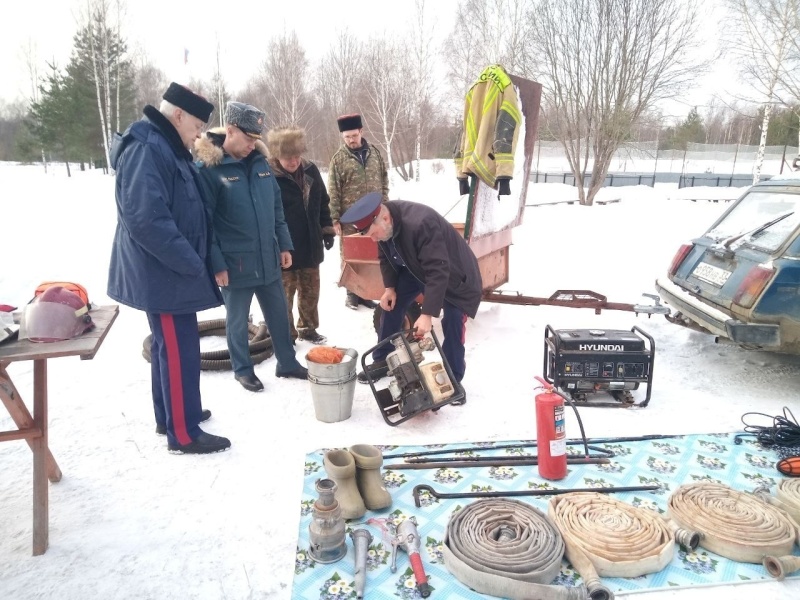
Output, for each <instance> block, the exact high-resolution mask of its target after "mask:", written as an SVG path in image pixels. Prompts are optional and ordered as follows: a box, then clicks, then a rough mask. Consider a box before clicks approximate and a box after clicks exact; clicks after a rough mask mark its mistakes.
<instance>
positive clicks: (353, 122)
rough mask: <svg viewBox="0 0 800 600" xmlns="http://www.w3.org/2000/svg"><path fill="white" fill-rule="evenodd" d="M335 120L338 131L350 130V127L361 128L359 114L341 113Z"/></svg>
mask: <svg viewBox="0 0 800 600" xmlns="http://www.w3.org/2000/svg"><path fill="white" fill-rule="evenodd" d="M336 122H337V123H338V124H339V131H350V130H351V129H361V128H363V127H364V125H362V124H361V115H356V114H353V115H342V116H341V117H339V118H338V119H336Z"/></svg>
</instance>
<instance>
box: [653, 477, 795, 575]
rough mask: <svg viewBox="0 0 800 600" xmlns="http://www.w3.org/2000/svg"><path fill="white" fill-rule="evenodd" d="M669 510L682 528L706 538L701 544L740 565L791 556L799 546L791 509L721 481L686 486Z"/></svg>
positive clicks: (673, 498) (671, 500) (672, 499)
mask: <svg viewBox="0 0 800 600" xmlns="http://www.w3.org/2000/svg"><path fill="white" fill-rule="evenodd" d="M667 506H668V512H669V515H670V517H671V518H672V519H673V520H674V521H676V522H677V523H678V524H679V525H680V526H682V527H684V528H687V529H694V530H696V531H699V532H701V533H702V534H703V538H702V540H701V542H700V545H701V546H703V547H704V548H706V549H708V550H711V551H712V552H716V553H717V554H719V555H720V556H724V557H725V558H729V559H731V560H735V561H738V562H747V563H756V564H759V563H761V562H762V560H763V558H764V556H785V555H789V554H791V553H792V548H793V547H794V544H795V542H797V543H800V526H798V524H797V523H795V521H794V519H792V518H791V517H790V516H789V514H788V513H787V512H786V511H784V510H782V509H781V508H778V507H777V506H773V505H772V504H771V503H768V502H765V501H764V500H762V499H760V498H759V497H758V496H756V495H754V494H746V493H743V492H739V491H736V490H733V489H731V488H729V487H727V486H724V485H720V484H718V483H705V482H704V483H691V484H686V485H682V486H680V487H679V488H677V489H676V490H675V491H674V492H673V493H672V495H671V496H670V497H669V500H668V502H667Z"/></svg>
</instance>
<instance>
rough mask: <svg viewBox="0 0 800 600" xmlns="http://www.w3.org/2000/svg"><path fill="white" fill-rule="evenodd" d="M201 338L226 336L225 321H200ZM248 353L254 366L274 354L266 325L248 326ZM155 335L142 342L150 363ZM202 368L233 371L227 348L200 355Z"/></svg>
mask: <svg viewBox="0 0 800 600" xmlns="http://www.w3.org/2000/svg"><path fill="white" fill-rule="evenodd" d="M197 330H198V331H199V332H200V337H203V336H210V335H222V336H224V335H225V319H212V320H210V321H200V322H199V323H198V324H197ZM247 337H248V339H249V340H250V341H249V343H248V346H247V348H248V351H249V352H250V359H251V360H252V361H253V364H254V365H257V364H258V363H260V362H263V361H265V360H267V359H268V358H269V357H270V356H272V354H273V350H272V338H271V337H270V335H269V330H268V329H267V325H266V323H259V324H258V326H256V325H253V324H252V323H248V324H247ZM152 342H153V335H152V334H150V335H148V336H147V337H146V338H144V341H143V342H142V356H143V357H144V359H145V360H146V361H147V362H150V347H151V346H152ZM200 368H201V369H202V370H204V371H225V370H228V369H231V368H232V366H231V355H230V352H229V351H228V349H227V348H225V349H222V350H210V351H207V352H201V353H200Z"/></svg>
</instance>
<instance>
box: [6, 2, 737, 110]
mask: <svg viewBox="0 0 800 600" xmlns="http://www.w3.org/2000/svg"><path fill="white" fill-rule="evenodd" d="M108 1H109V4H110V5H111V10H112V11H114V10H116V9H115V8H114V0H108ZM86 3H87V0H38V1H36V2H35V3H34V4H35V9H34V10H32V9H31V3H26V2H13V3H6V4H7V5H6V6H4V8H3V16H4V24H5V25H6V26H5V28H4V31H3V35H0V56H3V57H4V60H3V62H4V65H5V68H4V69H3V71H4V72H3V77H0V104H2V101H6V102H12V101H14V100H23V101H26V100H27V99H28V98H30V96H31V80H30V73H29V70H28V68H27V67H26V58H25V56H26V52H27V51H26V49H27V48H31V49H32V55H33V56H36V57H37V58H38V64H39V65H40V66H39V69H40V70H39V74H40V76H42V75H44V74H45V72H46V67H45V61H48V62H52V61H53V60H55V62H56V64H57V65H58V66H59V67H64V66H65V65H66V64H67V62H68V60H69V55H70V51H71V49H72V37H73V35H74V33H75V31H76V30H77V22H78V21H79V20H80V18H81V11H85V7H86ZM124 4H126V5H127V6H126V8H125V12H124V17H123V20H122V21H123V31H122V34H123V37H125V38H126V39H127V41H128V44H129V49H131V50H137V49H138V50H143V51H144V52H145V53H146V54H147V55H148V57H149V59H150V61H151V62H152V63H154V64H155V65H157V66H158V67H159V68H161V69H162V70H163V71H164V72H165V73H166V75H167V77H168V78H169V79H171V80H174V81H178V82H182V83H185V82H188V81H189V80H191V79H201V80H209V79H211V77H212V75H213V73H214V70H215V62H216V48H217V43H218V42H219V45H220V51H221V67H222V73H223V77H224V79H225V82H226V84H227V87H228V89H229V90H231V91H236V90H239V89H242V88H243V87H244V85H245V84H246V82H247V80H248V79H249V77H251V76H252V75H253V74H254V73H255V71H256V70H257V68H258V66H259V65H260V63H261V62H262V61H263V59H264V57H265V49H266V45H267V43H268V41H269V39H270V37H271V36H274V35H276V34H278V33H280V32H281V31H282V30H284V29H286V30H292V29H294V30H295V31H296V32H297V35H298V37H299V38H300V42H301V44H302V45H303V47H304V48H305V50H306V53H307V57H308V58H309V59H310V60H311V62H312V64H313V63H314V62H316V60H318V59H319V58H321V57H322V56H323V55H324V54H325V52H326V51H327V50H328V48H329V46H330V44H331V42H332V41H333V40H334V39H335V37H336V34H337V32H339V31H342V30H344V29H348V30H349V31H351V32H352V33H354V34H356V35H360V36H361V37H363V38H364V39H366V38H368V37H370V36H373V35H380V34H381V33H384V32H386V33H387V34H392V35H395V34H403V33H406V32H410V31H411V30H412V28H413V27H414V24H413V21H414V14H415V12H416V11H415V3H414V0H393V1H392V2H386V1H383V0H377V1H376V0H371V1H358V0H355V1H353V0H351V1H341V0H340V1H336V0H305V1H304V2H302V3H298V4H296V5H293V4H291V3H280V4H279V3H268V2H265V1H264V0H237V1H236V2H210V1H208V0H196V1H195V2H192V3H186V2H179V1H177V0H135V1H134V0H127V1H124ZM457 6H458V0H426V2H425V10H426V20H427V21H428V22H430V23H434V24H435V35H436V38H437V39H436V40H435V41H434V43H435V44H437V45H438V44H439V43H440V42H441V41H443V40H444V38H445V36H446V35H447V34H448V33H449V32H450V31H451V30H452V27H453V23H454V14H453V13H454V11H455V8H456V7H457ZM276 7H277V8H276ZM295 8H296V10H294V9H295ZM706 8H708V5H707V6H706ZM293 10H294V12H292V11H293ZM706 19H707V25H708V26H707V27H705V26H704V27H703V28H702V30H703V31H704V32H709V31H712V30H716V28H717V25H716V22H715V18H709V17H706ZM706 19H704V21H706ZM465 34H468V32H465ZM716 37H717V36H709V43H710V44H712V43H713V42H714V40H715V38H716ZM184 50H188V62H187V63H186V64H184ZM734 80H735V72H734V71H733V69H732V68H730V67H729V66H726V65H718V66H717V68H716V69H715V71H714V72H713V73H712V74H710V75H709V76H708V77H704V78H702V79H701V80H699V81H698V82H697V85H696V86H695V88H694V89H693V90H692V91H690V92H689V93H687V94H683V95H681V97H677V98H675V99H674V100H673V101H671V102H668V103H666V104H664V105H663V106H662V110H663V112H664V114H665V115H666V116H667V117H668V119H669V120H678V119H682V118H683V117H685V115H686V114H687V113H688V112H689V110H690V109H691V107H692V106H693V105H701V106H702V105H705V104H707V103H708V102H709V100H710V98H711V96H712V95H713V94H714V93H723V94H724V90H725V89H727V88H728V86H729V85H730V84H731V82H732V81H734ZM700 112H701V114H702V113H703V109H702V108H701V110H700Z"/></svg>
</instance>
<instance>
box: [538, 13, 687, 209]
mask: <svg viewBox="0 0 800 600" xmlns="http://www.w3.org/2000/svg"><path fill="white" fill-rule="evenodd" d="M696 17H697V6H696V4H695V3H694V0H685V1H681V0H539V1H538V2H537V3H536V4H535V5H534V6H533V7H532V9H531V11H530V12H529V14H528V17H527V21H528V23H529V25H530V31H531V34H530V37H529V38H528V43H529V50H530V51H531V54H532V56H534V57H535V58H536V60H537V65H538V66H537V69H536V70H537V71H538V72H539V73H540V82H541V83H542V84H543V86H544V93H543V94H542V101H543V103H544V105H545V109H546V110H547V112H548V113H549V114H548V116H549V122H550V124H551V127H552V128H553V131H552V134H553V135H554V136H555V138H556V139H558V140H559V141H560V142H561V145H562V146H563V148H564V151H565V154H566V158H567V161H568V163H569V166H570V170H571V171H572V174H573V175H574V177H575V185H576V187H577V190H578V198H579V200H580V202H581V204H586V205H590V204H592V202H593V201H594V197H595V195H596V194H597V191H598V190H599V189H600V188H601V187H602V185H603V182H604V180H605V176H606V174H607V173H608V168H609V166H610V164H611V160H612V158H613V156H614V153H615V152H616V150H617V149H618V148H619V147H620V146H621V145H622V143H623V142H624V141H625V140H626V139H627V138H628V137H629V135H630V131H631V128H632V126H633V125H634V124H635V123H636V122H637V120H638V119H639V118H640V117H641V116H642V115H643V114H644V113H645V111H646V110H648V109H650V108H652V107H654V105H655V103H656V102H657V101H658V100H661V99H663V98H665V97H667V96H668V95H671V94H674V93H676V92H677V91H678V90H680V89H681V88H682V87H683V86H685V85H686V84H687V83H688V82H689V81H691V79H692V78H693V77H694V76H696V75H697V74H698V73H699V72H700V70H701V67H702V63H700V62H699V61H698V58H697V56H698V45H699V43H700V40H701V39H702V38H701V37H700V36H699V27H700V26H701V22H700V21H699V20H698V19H697V18H696ZM590 162H591V174H590V177H589V181H588V183H587V182H586V181H585V177H584V173H585V172H586V170H587V168H589V165H590Z"/></svg>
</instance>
